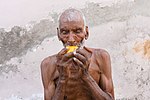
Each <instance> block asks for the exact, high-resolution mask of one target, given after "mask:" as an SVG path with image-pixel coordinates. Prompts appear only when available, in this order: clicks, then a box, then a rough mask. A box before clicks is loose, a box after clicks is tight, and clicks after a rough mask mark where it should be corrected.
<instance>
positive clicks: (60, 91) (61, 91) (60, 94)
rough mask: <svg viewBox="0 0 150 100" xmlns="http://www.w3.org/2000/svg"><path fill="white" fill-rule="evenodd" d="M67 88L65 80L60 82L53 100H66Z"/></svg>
mask: <svg viewBox="0 0 150 100" xmlns="http://www.w3.org/2000/svg"><path fill="white" fill-rule="evenodd" d="M65 86H66V82H65V80H60V81H59V82H58V85H57V87H56V90H55V94H54V96H53V98H52V100H64V96H65V88H66V87H65Z"/></svg>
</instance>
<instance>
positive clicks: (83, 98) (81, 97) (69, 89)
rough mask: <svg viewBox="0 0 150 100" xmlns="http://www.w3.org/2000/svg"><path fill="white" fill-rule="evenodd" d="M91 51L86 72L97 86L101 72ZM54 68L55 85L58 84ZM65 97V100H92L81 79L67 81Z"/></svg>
mask: <svg viewBox="0 0 150 100" xmlns="http://www.w3.org/2000/svg"><path fill="white" fill-rule="evenodd" d="M91 51H92V56H91V61H90V65H89V69H88V72H89V74H90V75H91V76H92V78H93V79H94V80H95V81H96V82H97V84H99V81H100V76H101V72H102V71H101V68H100V65H99V64H98V62H97V60H96V59H95V58H96V57H95V56H97V54H96V52H95V51H96V50H95V49H91ZM55 59H56V57H55ZM54 67H55V73H54V77H53V79H54V82H55V85H56V84H57V82H58V77H59V73H58V71H57V70H56V66H54ZM56 86H57V85H56ZM65 96H66V97H65V99H66V100H94V99H93V97H92V95H91V92H90V91H89V89H88V86H86V85H85V84H84V82H83V81H82V80H81V79H75V78H70V79H68V81H67V85H66V90H65Z"/></svg>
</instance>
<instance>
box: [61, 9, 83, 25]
mask: <svg viewBox="0 0 150 100" xmlns="http://www.w3.org/2000/svg"><path fill="white" fill-rule="evenodd" d="M74 21H76V22H79V21H80V22H82V23H83V24H84V25H85V19H84V16H83V14H82V13H81V12H80V11H79V10H76V9H67V10H65V11H64V12H63V13H62V14H61V16H60V17H59V27H60V25H61V24H62V23H65V22H74Z"/></svg>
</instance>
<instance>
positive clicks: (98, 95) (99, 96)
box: [83, 74, 113, 100]
mask: <svg viewBox="0 0 150 100" xmlns="http://www.w3.org/2000/svg"><path fill="white" fill-rule="evenodd" d="M83 81H84V82H85V83H86V84H87V85H88V87H89V88H90V90H91V92H92V94H93V96H94V97H95V99H96V100H113V97H111V96H110V95H109V94H107V93H105V92H104V91H103V90H102V89H101V88H100V87H99V86H98V84H97V83H96V82H95V80H94V79H93V78H92V77H91V76H90V75H89V74H87V75H86V77H84V78H83Z"/></svg>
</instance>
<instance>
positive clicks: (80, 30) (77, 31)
mask: <svg viewBox="0 0 150 100" xmlns="http://www.w3.org/2000/svg"><path fill="white" fill-rule="evenodd" d="M74 32H75V33H77V34H78V33H81V32H82V29H77V30H74Z"/></svg>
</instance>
